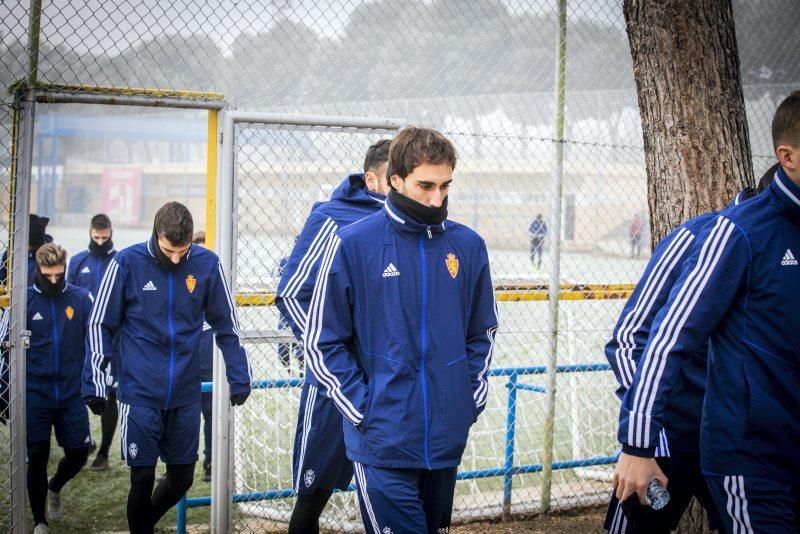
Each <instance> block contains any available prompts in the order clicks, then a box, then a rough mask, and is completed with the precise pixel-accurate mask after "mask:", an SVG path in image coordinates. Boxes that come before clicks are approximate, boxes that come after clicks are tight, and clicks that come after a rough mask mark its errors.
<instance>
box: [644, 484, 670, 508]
mask: <svg viewBox="0 0 800 534" xmlns="http://www.w3.org/2000/svg"><path fill="white" fill-rule="evenodd" d="M668 503H669V492H668V491H667V488H665V487H664V486H662V485H661V482H659V481H658V479H657V478H654V479H653V480H651V481H650V484H648V485H647V504H648V505H650V508H652V509H653V510H661V509H662V508H664V507H665V506H666V505H667V504H668Z"/></svg>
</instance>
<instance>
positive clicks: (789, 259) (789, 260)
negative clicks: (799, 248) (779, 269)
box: [781, 248, 797, 265]
mask: <svg viewBox="0 0 800 534" xmlns="http://www.w3.org/2000/svg"><path fill="white" fill-rule="evenodd" d="M781 265H797V259H796V258H795V257H794V254H792V250H791V249H788V248H787V249H786V254H784V255H783V259H782V260H781Z"/></svg>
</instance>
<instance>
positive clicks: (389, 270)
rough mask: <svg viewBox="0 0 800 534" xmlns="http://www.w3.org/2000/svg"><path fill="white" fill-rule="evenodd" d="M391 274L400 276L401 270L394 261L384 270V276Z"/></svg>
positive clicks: (387, 276)
mask: <svg viewBox="0 0 800 534" xmlns="http://www.w3.org/2000/svg"><path fill="white" fill-rule="evenodd" d="M390 276H400V271H398V270H397V267H395V266H394V263H390V264H389V266H388V267H386V268H385V269H384V270H383V277H384V278H389V277H390Z"/></svg>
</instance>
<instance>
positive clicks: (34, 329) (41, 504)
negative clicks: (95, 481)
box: [0, 243, 92, 534]
mask: <svg viewBox="0 0 800 534" xmlns="http://www.w3.org/2000/svg"><path fill="white" fill-rule="evenodd" d="M36 263H37V265H38V268H37V273H36V277H35V279H34V280H33V281H32V282H33V283H32V285H31V286H30V287H29V288H28V310H27V325H28V330H30V332H31V338H30V340H31V341H30V348H29V349H28V351H27V358H26V361H27V364H26V399H25V404H26V406H25V407H26V433H27V435H26V440H27V454H28V474H27V478H28V499H29V501H30V505H31V512H32V514H33V521H34V525H35V526H34V533H35V534H44V533H47V532H48V531H49V527H48V524H47V519H50V520H51V521H58V520H59V519H61V517H62V515H63V506H62V502H61V493H60V492H61V489H62V488H63V487H64V485H65V484H66V483H67V482H69V481H70V480H71V479H72V478H73V477H74V476H75V475H77V474H78V472H79V471H80V470H81V468H82V467H83V465H84V464H85V463H86V458H87V457H88V456H89V447H90V446H91V443H92V440H91V436H90V434H89V415H88V413H87V412H86V407H85V406H84V405H83V402H82V401H81V393H80V392H81V371H82V369H83V361H84V354H85V350H84V343H85V340H86V333H87V329H86V325H87V321H88V320H89V314H90V312H91V310H92V296H91V295H90V294H89V292H88V291H86V290H85V289H82V288H80V287H76V286H73V285H71V284H67V283H66V278H65V271H66V267H67V253H66V251H65V250H64V249H63V248H62V247H61V246H59V245H57V244H55V243H48V244H45V245H42V246H41V247H39V249H38V250H37V251H36ZM9 315H10V314H9V313H8V312H6V313H5V314H4V315H3V320H2V324H0V340H3V341H5V340H7V339H8V321H9ZM3 360H6V355H5V354H4V355H3ZM4 363H5V362H4ZM4 367H6V366H5V365H4ZM6 368H7V367H6ZM51 428H55V432H56V440H57V441H58V444H59V445H60V446H61V447H62V448H63V449H64V457H63V458H62V459H61V460H60V461H59V463H58V468H57V469H56V472H55V474H54V475H53V477H52V478H50V480H49V481H48V479H47V461H48V459H49V457H50V431H51ZM45 502H46V507H47V512H46V515H45Z"/></svg>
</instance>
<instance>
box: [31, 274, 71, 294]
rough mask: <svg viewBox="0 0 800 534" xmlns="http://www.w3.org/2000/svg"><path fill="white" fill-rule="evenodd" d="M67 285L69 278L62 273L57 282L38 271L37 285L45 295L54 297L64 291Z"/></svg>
mask: <svg viewBox="0 0 800 534" xmlns="http://www.w3.org/2000/svg"><path fill="white" fill-rule="evenodd" d="M66 285H67V279H66V278H65V277H64V275H63V274H62V275H61V276H60V277H59V278H58V282H56V283H55V284H54V283H53V282H51V281H50V279H49V278H47V277H46V276H45V275H43V274H42V273H40V272H37V273H36V287H38V288H39V290H40V291H41V292H42V294H43V295H45V296H48V297H54V296H56V295H58V294H59V293H63V292H64V287H66Z"/></svg>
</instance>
